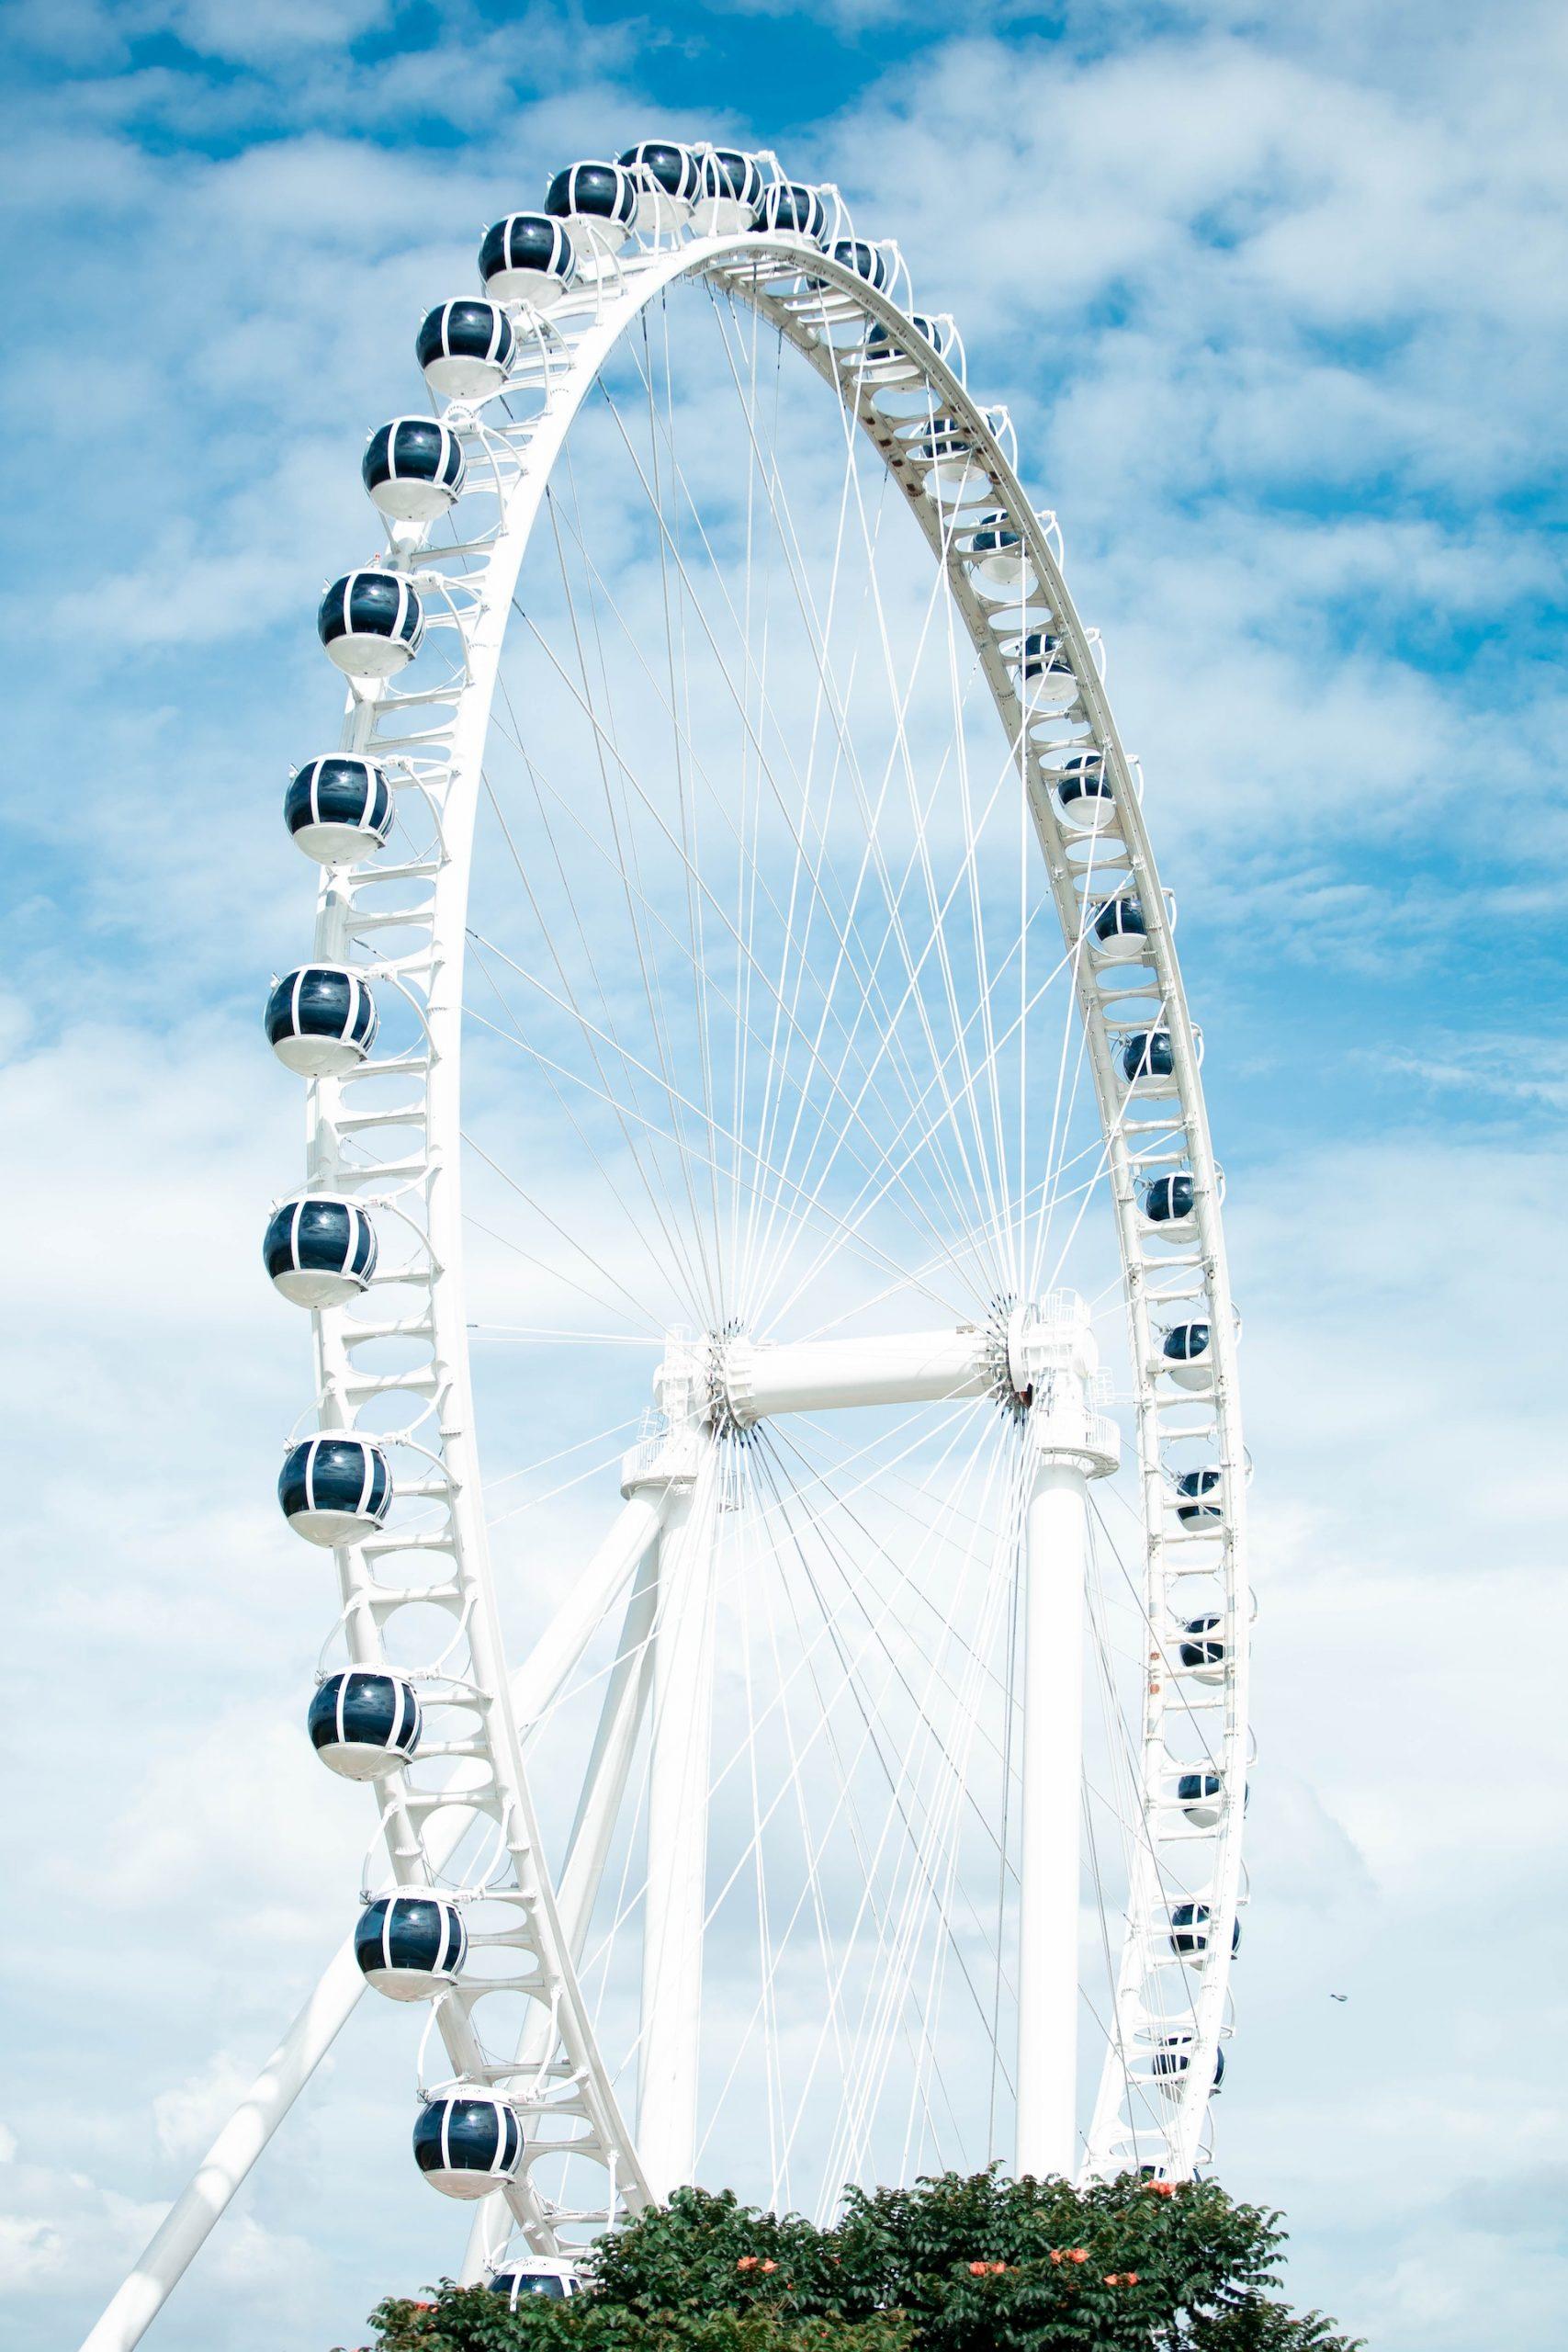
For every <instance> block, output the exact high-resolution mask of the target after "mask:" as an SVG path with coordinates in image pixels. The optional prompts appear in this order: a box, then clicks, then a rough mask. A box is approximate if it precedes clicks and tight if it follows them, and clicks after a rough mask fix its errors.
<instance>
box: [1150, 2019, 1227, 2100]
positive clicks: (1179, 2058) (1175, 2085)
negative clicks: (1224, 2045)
mask: <svg viewBox="0 0 1568 2352" xmlns="http://www.w3.org/2000/svg"><path fill="white" fill-rule="evenodd" d="M1192 2043H1193V2036H1192V2035H1191V2034H1190V2033H1168V2034H1167V2035H1166V2036H1165V2038H1164V2040H1163V2041H1161V2043H1160V2046H1159V2048H1158V2049H1157V2050H1156V2052H1155V2054H1154V2074H1155V2078H1156V2081H1157V2082H1158V2084H1159V2086H1160V2088H1161V2090H1162V2091H1164V2092H1165V2093H1166V2095H1167V2097H1168V2098H1180V2097H1181V2092H1182V2086H1183V2085H1184V2083H1185V2081H1186V2077H1187V2075H1188V2072H1189V2070H1190V2067H1191V2064H1192ZM1224 2078H1225V2053H1224V2051H1223V2050H1216V2051H1215V2052H1214V2082H1213V2087H1214V2089H1215V2090H1216V2091H1218V2089H1219V2087H1220V2085H1221V2084H1222V2083H1223V2082H1224Z"/></svg>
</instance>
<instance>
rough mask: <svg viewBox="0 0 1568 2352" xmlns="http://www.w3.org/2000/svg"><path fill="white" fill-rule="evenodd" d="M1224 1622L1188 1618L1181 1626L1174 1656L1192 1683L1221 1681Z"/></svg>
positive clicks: (1225, 1646)
mask: <svg viewBox="0 0 1568 2352" xmlns="http://www.w3.org/2000/svg"><path fill="white" fill-rule="evenodd" d="M1217 1516H1218V1514H1217V1513H1216V1517H1217ZM1224 1622H1225V1621H1224V1618H1223V1617H1216V1616H1213V1615H1210V1616H1207V1617H1190V1618H1189V1619H1188V1621H1187V1623H1186V1624H1185V1625H1183V1627H1182V1629H1181V1641H1180V1644H1179V1649H1178V1653H1177V1655H1178V1656H1179V1658H1180V1660H1181V1670H1182V1672H1183V1673H1184V1674H1190V1676H1191V1677H1192V1679H1193V1681H1194V1682H1223V1681H1224V1679H1225V1658H1226V1657H1227V1655H1228V1653H1229V1645H1228V1643H1227V1642H1226V1641H1225V1639H1224Z"/></svg>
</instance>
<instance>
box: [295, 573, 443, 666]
mask: <svg viewBox="0 0 1568 2352" xmlns="http://www.w3.org/2000/svg"><path fill="white" fill-rule="evenodd" d="M316 634H317V636H318V637H319V638H320V639H321V643H322V644H323V645H324V646H325V647H326V649H327V655H328V659H329V660H330V661H333V662H336V664H337V666H338V668H339V669H340V670H341V671H343V673H344V675H345V676H347V677H350V678H389V677H391V676H392V674H393V673H394V672H395V671H398V670H400V669H402V668H403V667H404V666H405V664H406V663H408V662H412V660H413V657H414V655H415V654H416V653H417V652H418V651H419V648H420V640H421V639H422V638H423V635H424V607H423V605H422V604H421V603H420V601H419V595H418V592H417V591H416V589H415V588H414V585H413V582H412V581H411V580H405V579H404V577H403V575H402V573H401V572H400V571H346V572H344V576H343V578H342V579H341V580H334V581H333V584H332V586H331V587H330V588H329V589H328V590H327V593H326V594H325V595H324V596H323V597H322V598H321V607H320V610H319V611H318V612H317V615H316Z"/></svg>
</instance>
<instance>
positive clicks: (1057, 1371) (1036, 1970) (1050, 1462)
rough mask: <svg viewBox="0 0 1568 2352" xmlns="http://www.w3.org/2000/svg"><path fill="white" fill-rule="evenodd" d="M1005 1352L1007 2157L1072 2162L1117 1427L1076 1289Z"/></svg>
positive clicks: (1023, 2163)
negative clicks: (1101, 1538) (1095, 1495)
mask: <svg viewBox="0 0 1568 2352" xmlns="http://www.w3.org/2000/svg"><path fill="white" fill-rule="evenodd" d="M1009 1360H1010V1365H1011V1374H1012V1378H1013V1381H1014V1383H1015V1385H1016V1386H1017V1388H1018V1390H1019V1392H1020V1393H1021V1394H1023V1395H1027V1396H1028V1397H1029V1398H1030V1399H1031V1405H1030V1414H1029V1424H1028V1427H1027V1429H1026V1430H1025V1432H1024V1437H1025V1442H1026V1444H1027V1445H1028V1446H1029V1448H1030V1450H1031V1452H1032V1455H1033V1464H1032V1472H1031V1484H1030V1490H1029V1497H1028V1501H1027V1503H1026V1505H1025V1508H1024V1522H1023V1569H1022V1575H1023V1596H1022V1598H1023V1610H1022V1619H1023V1657H1022V1667H1023V1676H1022V1679H1023V1773H1022V1792H1021V1793H1022V1804H1021V1828H1020V1838H1019V1951H1018V2075H1017V2082H1018V2108H1017V2123H1016V2135H1017V2136H1016V2142H1015V2148H1014V2170H1015V2172H1016V2173H1017V2174H1018V2175H1019V2177H1022V2176H1023V2175H1024V2174H1025V2173H1032V2174H1034V2176H1035V2177H1036V2178H1038V2179H1043V2178H1044V2177H1046V2175H1048V2174H1051V2173H1060V2174H1062V2175H1064V2176H1065V2177H1066V2178H1067V2179H1069V2180H1070V2179H1072V2178H1073V2177H1074V2176H1075V2174H1076V2173H1077V2154H1078V2144H1077V2041H1078V1892H1079V1878H1080V1834H1081V1833H1080V1826H1079V1825H1080V1818H1081V1815H1082V1810H1083V1675H1084V1587H1085V1578H1086V1574H1087V1569H1088V1555H1089V1480H1090V1479H1091V1478H1100V1477H1104V1476H1107V1475H1108V1474H1109V1473H1110V1472H1111V1471H1112V1470H1113V1469H1114V1468H1115V1467H1116V1464H1117V1461H1118V1459H1119V1458H1120V1453H1121V1440H1120V1436H1119V1434H1118V1432H1117V1430H1116V1428H1115V1425H1114V1423H1112V1422H1111V1421H1109V1420H1107V1419H1105V1417H1104V1416H1103V1415H1101V1414H1100V1413H1097V1412H1096V1411H1095V1409H1094V1397H1093V1388H1092V1380H1093V1375H1094V1374H1095V1372H1096V1370H1097V1368H1098V1361H1099V1359H1098V1351H1097V1350H1096V1348H1095V1343H1094V1338H1093V1334H1092V1332H1091V1330H1090V1329H1089V1315H1088V1312H1087V1310H1086V1309H1085V1307H1084V1306H1083V1305H1082V1303H1081V1301H1079V1300H1077V1299H1076V1298H1073V1297H1071V1296H1070V1295H1057V1296H1056V1297H1055V1298H1054V1299H1052V1300H1051V1301H1050V1302H1048V1303H1047V1305H1046V1306H1045V1307H1044V1308H1043V1309H1042V1308H1039V1307H1030V1308H1027V1309H1025V1310H1024V1311H1023V1312H1022V1313H1021V1315H1018V1316H1015V1317H1014V1319H1013V1326H1012V1329H1011V1330H1010V1333H1009Z"/></svg>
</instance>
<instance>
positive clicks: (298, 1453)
mask: <svg viewBox="0 0 1568 2352" xmlns="http://www.w3.org/2000/svg"><path fill="white" fill-rule="evenodd" d="M277 1500H278V1506H279V1508H280V1510H282V1512H283V1516H284V1518H285V1519H286V1520H287V1521H288V1524H289V1526H290V1527H291V1528H292V1529H293V1530H294V1532H295V1534H296V1535H302V1536H303V1537H304V1538H305V1541H306V1542H307V1543H308V1544H358V1543H362V1542H363V1541H364V1539H365V1537H366V1536H367V1535H374V1534H375V1532H376V1530H377V1529H378V1527H379V1526H380V1524H381V1522H382V1521H383V1520H384V1519H385V1518H386V1516H387V1513H388V1511H389V1509H390V1508H391V1501H392V1474H391V1471H390V1469H389V1467H388V1464H387V1457H386V1455H385V1454H384V1453H382V1451H381V1449H380V1447H379V1446H378V1445H374V1444H372V1443H371V1442H370V1440H369V1439H368V1438H364V1437H355V1436H353V1435H351V1434H350V1432H349V1431H348V1430H323V1431H322V1432H321V1434H320V1435H319V1436H317V1437H308V1438H304V1439H302V1440H301V1441H300V1442H299V1444H298V1445H291V1446H290V1447H289V1449H288V1453H286V1454H285V1455H284V1457H283V1467H282V1469H281V1470H280V1471H279V1473H278V1477H277Z"/></svg>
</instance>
